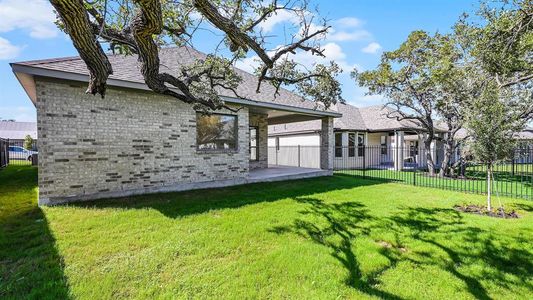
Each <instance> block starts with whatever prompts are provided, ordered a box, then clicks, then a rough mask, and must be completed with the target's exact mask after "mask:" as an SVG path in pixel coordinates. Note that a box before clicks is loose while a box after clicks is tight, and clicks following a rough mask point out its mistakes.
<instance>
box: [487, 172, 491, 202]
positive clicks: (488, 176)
mask: <svg viewBox="0 0 533 300" xmlns="http://www.w3.org/2000/svg"><path fill="white" fill-rule="evenodd" d="M491 180H492V165H487V210H488V211H489V212H490V211H491V210H492V205H491V187H492V181H491Z"/></svg>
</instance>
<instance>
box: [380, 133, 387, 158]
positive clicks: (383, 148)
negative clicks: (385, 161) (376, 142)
mask: <svg viewBox="0 0 533 300" xmlns="http://www.w3.org/2000/svg"><path fill="white" fill-rule="evenodd" d="M380 138H381V141H380V142H381V154H383V155H387V136H386V135H382V136H381V137H380Z"/></svg>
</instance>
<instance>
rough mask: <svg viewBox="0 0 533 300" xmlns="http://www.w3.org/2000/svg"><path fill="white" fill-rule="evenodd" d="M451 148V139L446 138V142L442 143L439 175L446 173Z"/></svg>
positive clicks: (451, 152)
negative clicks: (442, 153) (442, 155)
mask: <svg viewBox="0 0 533 300" xmlns="http://www.w3.org/2000/svg"><path fill="white" fill-rule="evenodd" d="M453 149H454V147H453V140H452V141H450V140H446V142H445V143H444V158H443V159H442V164H441V166H440V172H439V176H440V177H444V176H446V175H448V170H449V164H450V158H451V157H452V154H453Z"/></svg>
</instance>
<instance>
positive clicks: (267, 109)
mask: <svg viewBox="0 0 533 300" xmlns="http://www.w3.org/2000/svg"><path fill="white" fill-rule="evenodd" d="M205 57H206V56H205V54H203V53H200V52H198V51H196V50H194V49H191V48H186V47H182V48H165V49H161V51H160V59H161V72H169V73H173V74H177V73H178V72H179V71H180V67H181V66H182V65H186V64H191V63H193V62H195V61H197V60H201V59H204V58H205ZM109 60H110V62H111V64H112V67H113V75H111V76H110V78H109V80H108V81H107V82H108V90H107V93H106V96H105V98H101V97H99V96H92V95H87V94H85V89H86V85H87V82H88V79H89V78H88V71H87V67H86V66H85V64H84V62H83V61H82V60H81V59H80V58H79V57H67V58H57V59H46V60H39V61H28V62H19V63H13V64H11V66H12V69H13V72H14V73H15V75H16V77H17V78H18V80H19V81H20V83H21V85H22V86H23V88H24V89H25V91H26V93H27V94H28V96H29V98H30V99H31V101H32V102H33V103H34V104H35V106H36V108H37V123H38V131H39V155H40V157H39V203H40V204H55V203H61V202H68V201H75V200H84V199H96V198H103V197H113V196H125V195H131V194H142V193H148V192H159V191H176V190H185V189H194V188H207V187H218V186H227V185H233V184H242V183H247V182H257V181H261V180H272V177H269V178H265V177H261V176H258V175H257V174H265V173H266V172H263V173H258V172H259V171H261V170H265V168H267V167H268V164H267V147H268V146H267V139H268V125H273V124H283V123H289V122H293V121H305V120H318V122H319V123H320V129H321V132H322V135H323V137H322V139H321V141H322V142H321V144H320V145H321V146H322V148H323V149H324V150H323V151H321V155H320V168H321V169H322V170H324V171H321V170H318V171H320V172H317V171H316V170H315V172H314V173H313V174H317V175H329V174H332V171H331V170H332V169H333V151H332V150H331V149H333V147H332V144H333V142H334V137H333V118H335V117H340V114H339V113H337V112H334V111H325V110H320V109H316V104H315V103H314V102H311V101H304V100H303V99H302V98H301V97H299V96H297V95H296V94H293V93H291V92H289V91H287V90H284V89H281V90H280V91H279V92H280V94H279V95H277V96H276V97H274V94H275V88H274V87H273V86H271V85H269V84H267V83H263V84H262V85H261V93H256V92H255V89H256V87H257V78H256V77H255V76H253V75H251V74H249V73H246V72H244V71H241V70H237V72H238V73H239V75H240V76H242V79H243V81H242V83H241V85H240V86H239V87H238V88H237V92H238V94H239V95H240V96H241V97H242V98H236V97H235V96H234V95H233V93H231V92H229V91H226V90H220V95H221V96H222V97H223V98H224V99H225V101H226V104H228V105H231V106H232V107H235V108H237V107H239V108H242V109H240V110H239V111H238V112H236V113H234V112H231V111H228V110H220V111H217V112H216V113H215V114H213V115H210V116H205V115H202V114H199V113H197V112H196V111H195V110H194V109H193V107H192V105H190V104H187V103H184V102H182V101H179V100H177V99H175V98H172V97H168V96H163V95H159V94H156V93H154V92H152V91H151V90H149V89H148V87H147V86H146V84H145V83H144V80H143V77H142V75H141V74H140V72H139V68H138V63H137V58H136V57H135V56H121V55H110V56H109ZM299 174H304V173H299ZM309 174H311V173H309ZM309 174H304V175H298V176H300V177H305V176H308V175H309ZM298 176H293V177H290V178H295V177H298ZM278 178H283V177H278Z"/></svg>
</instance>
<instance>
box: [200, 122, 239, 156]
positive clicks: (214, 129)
mask: <svg viewBox="0 0 533 300" xmlns="http://www.w3.org/2000/svg"><path fill="white" fill-rule="evenodd" d="M196 144H197V148H198V150H237V116H234V115H223V114H211V115H204V114H201V113H197V114H196Z"/></svg>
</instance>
